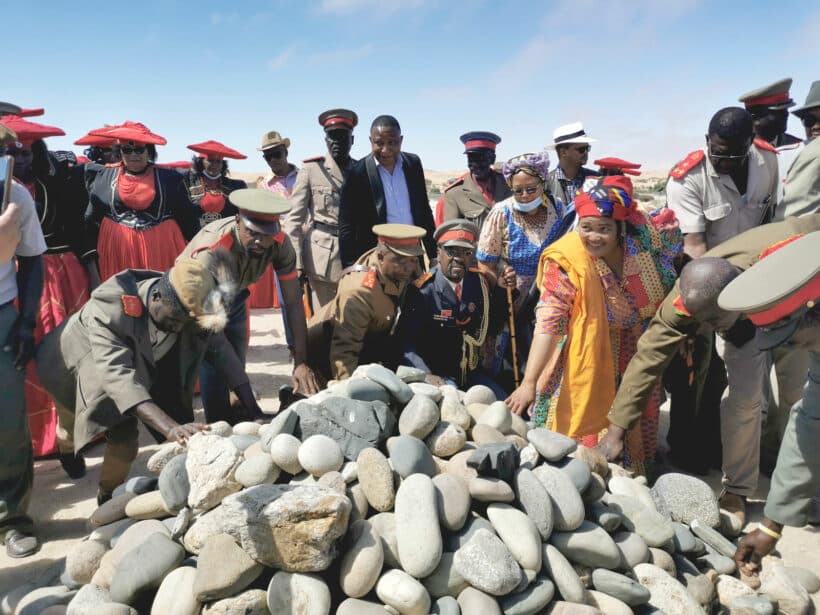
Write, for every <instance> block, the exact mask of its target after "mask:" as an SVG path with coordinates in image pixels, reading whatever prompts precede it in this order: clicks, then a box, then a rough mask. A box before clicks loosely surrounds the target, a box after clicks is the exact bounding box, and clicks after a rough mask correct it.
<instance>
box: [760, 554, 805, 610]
mask: <svg viewBox="0 0 820 615" xmlns="http://www.w3.org/2000/svg"><path fill="white" fill-rule="evenodd" d="M766 563H767V564H768V565H764V566H763V569H762V570H761V571H760V591H761V593H764V594H766V595H767V596H770V597H771V598H773V599H775V600H776V601H777V605H778V609H779V610H780V612H781V613H783V614H784V615H798V614H799V615H802V614H804V613H809V612H811V611H810V610H809V609H810V608H811V598H809V593H808V592H807V591H806V589H805V588H804V587H803V586H802V585H801V584H800V582H799V581H798V580H797V579H795V578H794V577H792V576H791V575H790V574H789V570H788V569H787V568H786V567H785V566H782V565H780V564H779V563H778V562H777V561H773V560H768V561H767V562H766Z"/></svg>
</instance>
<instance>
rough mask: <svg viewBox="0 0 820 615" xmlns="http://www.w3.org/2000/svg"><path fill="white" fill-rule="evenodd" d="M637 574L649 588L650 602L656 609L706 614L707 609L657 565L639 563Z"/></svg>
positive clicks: (687, 614)
mask: <svg viewBox="0 0 820 615" xmlns="http://www.w3.org/2000/svg"><path fill="white" fill-rule="evenodd" d="M635 576H636V578H637V580H638V582H639V583H640V584H641V585H643V586H645V587H646V588H647V589H649V593H650V598H649V604H650V605H651V606H653V607H655V608H656V609H659V610H661V611H663V612H664V613H669V614H672V613H674V614H675V615H704V613H705V611H704V610H703V609H702V608H701V606H700V604H698V602H697V600H695V599H694V598H693V597H692V596H691V595H689V593H688V592H687V591H686V588H685V587H684V586H683V585H681V584H680V583H679V582H678V581H677V580H676V579H673V578H672V577H670V576H669V575H668V574H667V573H666V572H665V571H663V570H661V569H660V568H658V567H657V566H653V565H652V564H638V565H637V566H635Z"/></svg>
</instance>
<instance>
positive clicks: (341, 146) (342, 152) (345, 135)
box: [325, 128, 353, 161]
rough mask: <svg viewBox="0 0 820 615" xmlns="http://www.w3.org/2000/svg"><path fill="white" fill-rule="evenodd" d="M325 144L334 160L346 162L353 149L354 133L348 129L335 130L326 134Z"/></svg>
mask: <svg viewBox="0 0 820 615" xmlns="http://www.w3.org/2000/svg"><path fill="white" fill-rule="evenodd" d="M325 144H326V145H327V151H328V152H330V157H331V158H333V160H336V161H339V160H346V159H347V158H349V157H350V148H351V147H353V132H351V131H350V130H348V129H346V128H334V129H333V130H328V131H327V132H326V133H325Z"/></svg>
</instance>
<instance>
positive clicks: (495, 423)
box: [478, 401, 512, 433]
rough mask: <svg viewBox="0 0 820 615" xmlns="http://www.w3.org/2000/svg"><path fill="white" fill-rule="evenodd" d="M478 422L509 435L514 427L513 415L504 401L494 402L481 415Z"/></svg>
mask: <svg viewBox="0 0 820 615" xmlns="http://www.w3.org/2000/svg"><path fill="white" fill-rule="evenodd" d="M478 422H479V423H483V424H484V425H489V426H490V427H494V428H495V429H497V430H498V431H500V432H501V433H509V431H510V428H511V427H512V413H511V412H510V409H509V408H508V407H507V404H505V403H504V402H503V401H494V402H493V403H491V404H490V405H489V406H487V409H486V410H485V411H484V412H482V413H481V418H480V419H479V420H478Z"/></svg>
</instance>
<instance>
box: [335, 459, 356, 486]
mask: <svg viewBox="0 0 820 615" xmlns="http://www.w3.org/2000/svg"><path fill="white" fill-rule="evenodd" d="M339 472H340V473H341V475H342V478H343V479H344V481H345V482H346V483H347V484H350V483H353V482H355V481H357V480H359V464H358V463H356V462H355V461H345V462H344V464H343V465H342V469H341V470H339Z"/></svg>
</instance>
